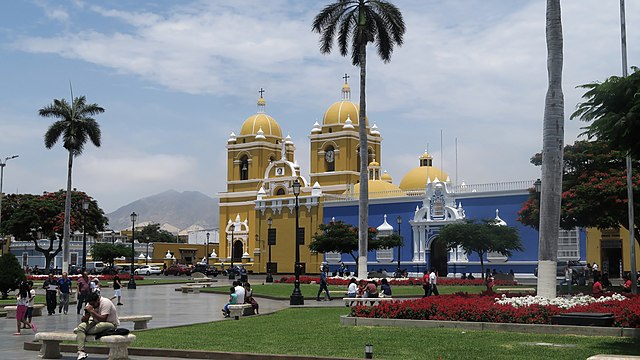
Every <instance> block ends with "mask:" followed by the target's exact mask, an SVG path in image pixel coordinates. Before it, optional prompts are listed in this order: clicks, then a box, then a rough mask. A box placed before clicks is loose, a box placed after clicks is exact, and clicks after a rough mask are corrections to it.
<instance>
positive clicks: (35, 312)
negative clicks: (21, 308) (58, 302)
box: [4, 304, 45, 319]
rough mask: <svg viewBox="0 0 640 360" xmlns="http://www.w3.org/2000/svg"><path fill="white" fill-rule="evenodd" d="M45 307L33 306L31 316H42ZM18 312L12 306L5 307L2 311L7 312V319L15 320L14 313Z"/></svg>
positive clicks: (42, 305)
mask: <svg viewBox="0 0 640 360" xmlns="http://www.w3.org/2000/svg"><path fill="white" fill-rule="evenodd" d="M44 308H45V306H44V304H34V305H33V316H42V309H44ZM17 310H18V307H17V306H15V305H13V306H5V307H4V311H6V312H7V319H15V318H16V311H17Z"/></svg>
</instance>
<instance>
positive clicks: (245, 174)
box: [240, 155, 249, 180]
mask: <svg viewBox="0 0 640 360" xmlns="http://www.w3.org/2000/svg"><path fill="white" fill-rule="evenodd" d="M240 180H249V158H247V155H243V156H242V157H241V158H240Z"/></svg>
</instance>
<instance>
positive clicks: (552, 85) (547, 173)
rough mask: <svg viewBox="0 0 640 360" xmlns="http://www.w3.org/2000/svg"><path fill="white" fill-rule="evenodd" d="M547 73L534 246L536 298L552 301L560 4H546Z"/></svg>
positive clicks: (560, 132)
mask: <svg viewBox="0 0 640 360" xmlns="http://www.w3.org/2000/svg"><path fill="white" fill-rule="evenodd" d="M546 32H547V71H548V76H549V87H548V89H547V95H546V98H545V107H544V124H543V133H542V193H541V195H540V240H539V244H538V281H537V283H538V295H540V296H543V297H546V298H555V297H556V267H557V260H558V233H559V231H560V207H561V201H562V198H561V194H562V171H563V169H562V161H563V147H564V144H563V140H564V97H563V94H562V62H563V59H562V56H563V53H562V51H563V50H562V17H561V12H560V0H547V25H546Z"/></svg>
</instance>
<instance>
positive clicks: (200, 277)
mask: <svg viewBox="0 0 640 360" xmlns="http://www.w3.org/2000/svg"><path fill="white" fill-rule="evenodd" d="M191 280H193V281H195V282H205V281H209V282H210V281H211V280H213V279H211V278H210V277H207V276H206V275H205V274H203V273H201V272H194V273H192V274H191Z"/></svg>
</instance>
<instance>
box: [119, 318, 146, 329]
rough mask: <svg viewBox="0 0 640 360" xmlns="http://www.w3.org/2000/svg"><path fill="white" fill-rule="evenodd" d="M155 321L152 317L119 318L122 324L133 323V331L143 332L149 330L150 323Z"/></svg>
mask: <svg viewBox="0 0 640 360" xmlns="http://www.w3.org/2000/svg"><path fill="white" fill-rule="evenodd" d="M151 319H153V316H151V315H128V316H118V320H120V322H133V330H142V329H146V328H147V324H148V323H149V321H151Z"/></svg>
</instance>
